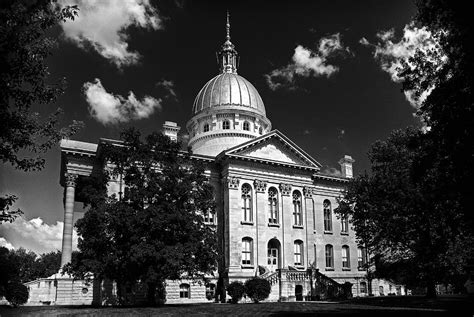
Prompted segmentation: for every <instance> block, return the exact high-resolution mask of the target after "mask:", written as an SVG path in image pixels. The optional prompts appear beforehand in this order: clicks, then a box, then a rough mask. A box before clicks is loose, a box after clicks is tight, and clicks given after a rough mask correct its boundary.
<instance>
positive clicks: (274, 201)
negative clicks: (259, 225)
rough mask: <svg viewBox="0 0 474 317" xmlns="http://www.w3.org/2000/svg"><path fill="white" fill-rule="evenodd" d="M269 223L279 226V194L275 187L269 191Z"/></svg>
mask: <svg viewBox="0 0 474 317" xmlns="http://www.w3.org/2000/svg"><path fill="white" fill-rule="evenodd" d="M268 210H269V212H270V213H269V217H268V223H270V224H278V192H277V190H276V189H275V188H274V187H271V188H270V189H269V190H268Z"/></svg>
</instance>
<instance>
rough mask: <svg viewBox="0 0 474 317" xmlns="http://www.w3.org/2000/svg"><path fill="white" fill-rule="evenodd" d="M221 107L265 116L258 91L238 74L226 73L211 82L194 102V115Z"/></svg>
mask: <svg viewBox="0 0 474 317" xmlns="http://www.w3.org/2000/svg"><path fill="white" fill-rule="evenodd" d="M220 106H239V107H242V108H244V109H245V110H249V111H252V112H257V113H259V114H261V115H262V116H265V106H264V105H263V101H262V98H261V97H260V95H259V93H258V91H257V89H255V87H254V86H253V85H252V84H251V83H250V82H249V81H248V80H247V79H245V78H243V77H242V76H239V75H238V74H237V73H232V72H225V73H222V74H219V75H217V76H216V77H214V78H212V79H211V80H209V81H208V82H207V83H206V84H205V85H204V87H203V88H202V89H201V91H199V93H198V95H197V97H196V99H195V100H194V104H193V114H197V113H198V112H201V111H203V110H207V109H209V108H216V107H220ZM216 110H217V109H216Z"/></svg>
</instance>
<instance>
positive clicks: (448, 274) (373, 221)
mask: <svg viewBox="0 0 474 317" xmlns="http://www.w3.org/2000/svg"><path fill="white" fill-rule="evenodd" d="M421 134H422V133H421V132H419V131H416V130H414V129H407V130H398V131H394V132H393V133H392V134H391V135H390V137H389V138H388V140H386V141H378V142H376V143H375V144H374V145H373V146H372V148H371V150H370V152H369V158H370V161H371V166H372V171H371V174H364V175H361V176H358V177H356V178H355V179H353V180H352V181H351V182H350V183H349V185H348V189H347V193H346V194H345V196H344V198H343V199H341V200H340V205H339V207H338V208H337V209H336V212H337V213H340V214H342V215H344V216H346V215H349V216H350V217H351V221H352V224H353V225H354V228H355V230H356V232H357V237H358V239H359V242H360V244H362V245H364V246H365V247H366V248H367V250H368V251H369V253H370V254H373V255H377V258H376V259H377V261H378V265H379V270H378V272H377V274H378V275H379V277H385V278H389V279H395V280H398V281H399V282H404V283H407V284H409V285H410V284H411V285H413V284H418V283H421V284H424V285H426V286H428V287H429V291H430V295H434V293H433V292H434V284H435V282H448V281H449V280H452V279H453V278H454V277H455V276H458V275H460V274H462V271H463V266H464V265H465V261H466V250H469V249H471V250H472V246H469V245H468V244H465V240H462V241H460V240H459V237H460V228H461V227H462V226H461V222H462V219H461V218H460V216H459V215H458V214H457V210H456V208H451V207H452V206H450V205H449V203H450V202H446V201H440V200H439V199H438V197H437V195H439V188H437V186H438V185H437V183H436V176H437V175H436V173H435V172H433V173H424V174H423V175H422V178H420V177H419V176H418V172H419V170H418V169H419V165H418V162H419V158H420V157H421V156H422V155H424V154H425V153H426V148H427V147H429V146H430V144H427V142H426V140H424V139H423V138H422V137H420V135H421ZM422 140H423V142H422ZM462 249H464V251H463V252H456V251H457V250H462ZM374 259H375V258H374ZM376 264H377V263H376ZM382 264H383V266H384V267H385V268H387V267H390V268H391V269H385V270H384V269H382V267H381V265H382ZM395 268H396V269H395Z"/></svg>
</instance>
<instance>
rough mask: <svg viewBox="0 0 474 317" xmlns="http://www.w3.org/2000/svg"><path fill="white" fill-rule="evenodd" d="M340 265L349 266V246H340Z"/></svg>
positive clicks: (346, 267)
mask: <svg viewBox="0 0 474 317" xmlns="http://www.w3.org/2000/svg"><path fill="white" fill-rule="evenodd" d="M342 267H343V268H345V269H348V268H350V267H351V264H350V257H349V247H347V246H344V247H342Z"/></svg>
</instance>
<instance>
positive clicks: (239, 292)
mask: <svg viewBox="0 0 474 317" xmlns="http://www.w3.org/2000/svg"><path fill="white" fill-rule="evenodd" d="M227 293H228V294H229V296H230V297H231V298H232V301H231V302H232V303H233V304H237V303H238V302H239V300H241V299H242V297H243V296H244V294H245V287H244V284H243V283H242V282H239V281H234V282H232V283H230V284H229V286H227Z"/></svg>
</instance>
